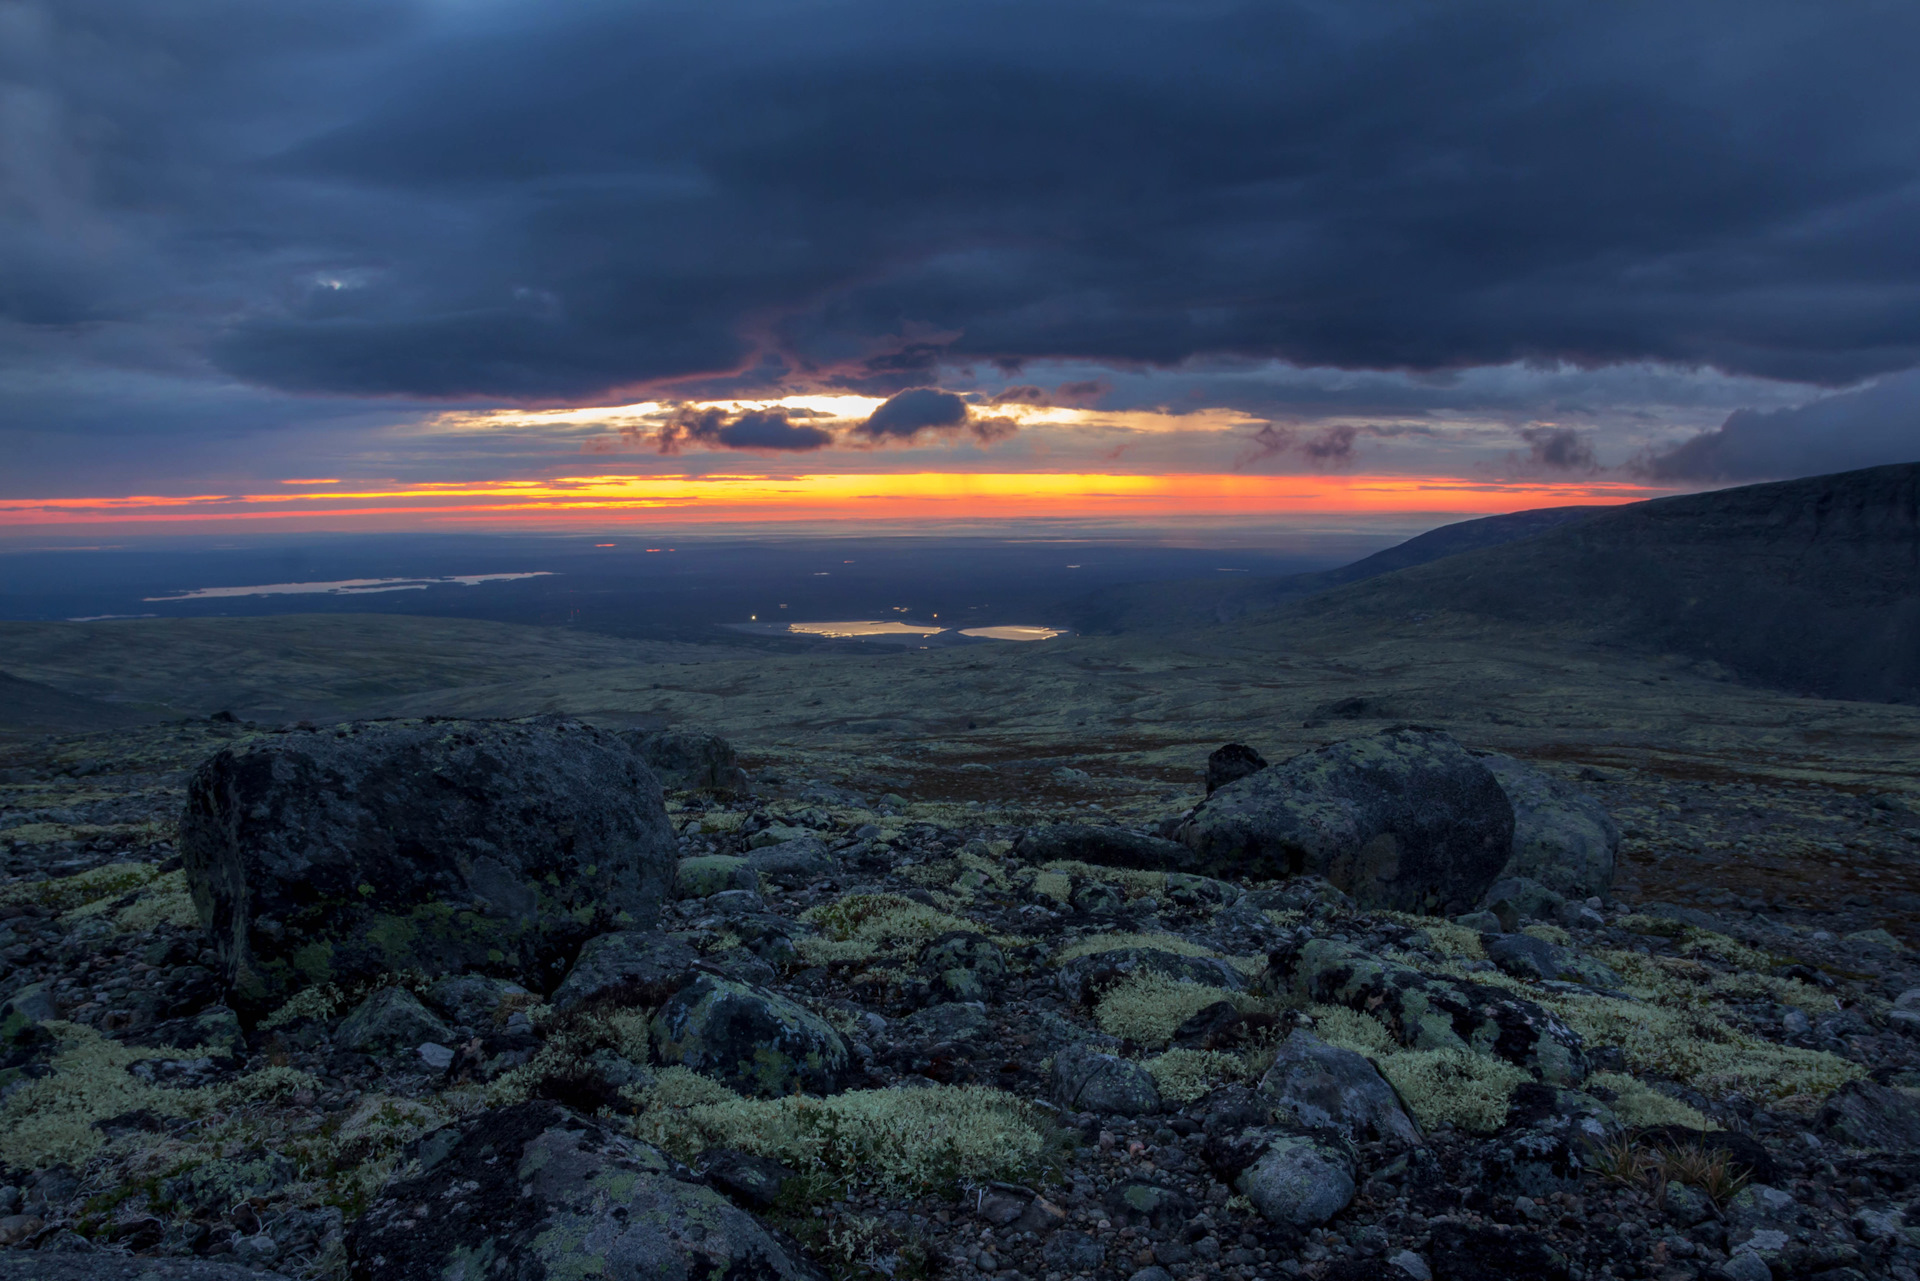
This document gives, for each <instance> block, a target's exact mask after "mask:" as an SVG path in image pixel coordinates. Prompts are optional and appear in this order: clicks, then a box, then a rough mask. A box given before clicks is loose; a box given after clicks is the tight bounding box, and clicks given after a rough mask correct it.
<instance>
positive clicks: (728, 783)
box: [620, 729, 747, 793]
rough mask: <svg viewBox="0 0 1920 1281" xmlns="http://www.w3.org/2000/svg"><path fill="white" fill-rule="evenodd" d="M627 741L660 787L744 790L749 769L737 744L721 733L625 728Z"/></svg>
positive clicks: (683, 789) (624, 734)
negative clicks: (736, 753) (736, 749)
mask: <svg viewBox="0 0 1920 1281" xmlns="http://www.w3.org/2000/svg"><path fill="white" fill-rule="evenodd" d="M620 737H622V738H624V739H626V740H627V742H628V743H629V744H630V745H631V746H632V747H633V750H634V751H635V753H637V754H638V755H639V757H640V759H641V760H643V761H645V762H646V763H647V768H648V769H651V770H652V771H653V775H654V777H655V778H657V779H659V780H660V786H662V787H669V788H672V789H674V790H675V791H689V792H690V791H704V792H726V793H732V792H744V791H746V790H747V772H746V771H745V770H743V769H741V768H740V759H739V757H738V756H737V755H735V753H734V750H733V744H732V743H729V742H728V741H727V740H726V739H724V738H721V737H720V736H719V735H718V734H707V733H702V732H701V731H699V730H690V729H666V730H625V731H623V732H622V733H621V735H620Z"/></svg>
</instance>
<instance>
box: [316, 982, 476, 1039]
mask: <svg viewBox="0 0 1920 1281" xmlns="http://www.w3.org/2000/svg"><path fill="white" fill-rule="evenodd" d="M452 1036H453V1033H452V1032H451V1031H450V1030H449V1029H448V1027H447V1025H446V1024H445V1023H443V1022H441V1021H440V1019H439V1018H437V1017H435V1015H434V1014H433V1012H432V1011H431V1010H429V1009H427V1007H426V1006H424V1005H422V1004H421V1003H420V998H419V997H417V996H415V995H414V994H413V993H411V992H409V991H407V989H405V988H403V987H383V988H381V989H380V990H379V991H377V992H375V993H374V994H373V995H372V996H369V997H368V998H367V999H366V1000H364V1001H362V1002H361V1003H360V1004H359V1005H358V1006H356V1007H355V1008H354V1010H353V1012H352V1013H351V1014H349V1015H347V1017H346V1018H344V1019H342V1020H341V1021H340V1026H339V1027H338V1028H336V1029H334V1033H333V1039H334V1043H335V1044H336V1045H342V1046H345V1047H346V1048H347V1049H349V1050H358V1051H359V1052H360V1053H362V1054H392V1053H394V1052H396V1051H401V1050H411V1049H413V1048H414V1047H415V1046H417V1045H420V1044H421V1043H423V1042H426V1041H434V1042H445V1041H448V1040H451V1039H452Z"/></svg>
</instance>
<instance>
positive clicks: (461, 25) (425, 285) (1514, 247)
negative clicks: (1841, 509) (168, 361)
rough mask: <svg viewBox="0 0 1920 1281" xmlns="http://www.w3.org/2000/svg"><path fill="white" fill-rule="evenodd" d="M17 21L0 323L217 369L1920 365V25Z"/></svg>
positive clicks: (306, 376) (1910, 21) (1861, 368)
mask: <svg viewBox="0 0 1920 1281" xmlns="http://www.w3.org/2000/svg"><path fill="white" fill-rule="evenodd" d="M15 8H16V9H18V10H20V11H21V13H22V14H24V15H26V16H25V17H23V18H22V19H21V20H20V21H18V22H15V23H13V25H11V26H9V27H8V28H7V30H8V33H9V46H8V57H9V63H8V76H9V80H10V84H11V85H17V86H18V88H17V90H16V89H12V88H10V90H9V96H8V98H7V100H6V103H7V105H6V108H5V109H6V111H8V112H10V113H11V114H10V115H9V116H8V117H7V118H6V119H5V120H4V121H0V128H4V129H6V130H7V133H8V137H9V140H10V146H9V149H8V152H7V155H8V159H7V161H6V162H5V163H7V164H8V165H9V166H10V168H9V169H8V170H7V173H6V179H7V182H8V186H9V199H8V202H7V204H6V206H5V207H4V209H0V320H11V321H13V322H16V323H18V324H22V325H27V326H32V327H35V328H37V329H41V330H44V331H47V332H60V333H72V334H75V335H76V336H75V337H74V341H75V342H80V341H85V339H83V338H82V337H80V336H78V331H79V330H81V329H86V328H89V327H98V326H102V325H111V326H112V327H113V329H114V332H115V333H116V334H120V335H133V334H142V335H146V336H147V338H148V339H149V340H148V341H146V342H144V343H130V344H129V345H130V346H141V347H143V348H145V349H147V350H154V349H161V348H165V349H167V350H168V351H170V352H171V353H172V356H171V358H172V359H174V360H176V361H177V362H178V363H179V367H181V368H195V369H198V370H200V371H201V376H202V377H209V378H211V377H216V376H219V377H229V378H237V379H241V380H244V381H246V382H249V383H253V384H256V385H261V386H268V387H273V388H278V389H282V390H289V391H293V392H295V393H298V394H300V395H308V396H311V395H328V396H378V397H398V398H420V397H425V398H436V399H443V400H445V399H454V400H459V399H464V398H478V399H492V400H499V399H510V400H517V401H522V402H528V403H552V402H556V401H559V402H566V403H605V400H606V398H609V397H612V396H614V395H616V394H620V393H622V392H627V391H631V389H634V388H637V387H642V386H645V387H649V388H655V389H660V388H670V387H671V386H674V385H678V384H680V383H681V382H683V381H684V380H693V379H707V380H725V379H738V380H741V381H742V382H743V383H746V384H751V385H753V386H766V385H770V381H771V380H774V379H781V380H785V381H787V382H811V383H813V384H816V385H821V386H828V385H838V386H846V387H850V388H860V389H871V390H873V391H875V392H879V393H887V394H890V393H891V392H894V391H899V390H906V389H910V388H914V387H925V386H928V385H931V384H933V383H935V382H936V381H944V375H943V371H945V370H947V369H958V368H973V367H979V368H993V369H998V370H1001V371H1007V370H1016V369H1026V370H1029V371H1031V370H1032V368H1033V366H1034V365H1035V364H1036V363H1040V362H1048V361H1055V362H1059V361H1078V362H1083V363H1086V364H1090V365H1095V366H1099V367H1101V368H1106V369H1114V370H1125V369H1139V368H1147V367H1166V366H1176V365H1180V364H1182V363H1183V362H1191V361H1195V360H1220V361H1231V360H1250V361H1258V360H1273V361H1284V362H1290V363H1292V364H1295V365H1300V366H1310V367H1322V366H1324V367H1333V368H1340V369H1349V370H1402V369H1404V370H1415V371H1449V370H1459V369H1468V368H1475V367H1483V366H1489V365H1495V366H1498V365H1507V364H1513V363H1516V362H1543V363H1547V364H1551V363H1554V362H1568V363H1570V364H1572V365H1575V366H1579V367H1593V366H1599V365H1607V364H1611V363H1615V362H1656V363H1657V362H1667V363H1669V364H1672V365H1676V366H1680V367H1702V366H1704V367H1713V368H1718V369H1722V370H1728V371H1735V372H1740V373H1745V374H1752V375H1757V376H1763V377H1767V378H1776V379H1791V380H1802V381H1814V382H1818V383H1821V384H1823V385H1829V386H1843V385H1850V384H1852V383H1855V382H1858V381H1859V380H1861V379H1863V378H1867V377H1872V376H1876V375H1880V374H1885V373H1888V372H1890V371H1895V370H1900V369H1905V368H1911V367H1914V366H1916V365H1920V319H1916V317H1920V256H1916V255H1914V254H1912V253H1911V252H1909V246H1910V242H1911V229H1912V226H1913V225H1914V222H1915V218H1916V214H1920V182H1916V177H1917V176H1920V162H1917V161H1916V158H1915V156H1914V154H1913V151H1912V147H1911V122H1912V121H1913V120H1914V119H1916V118H1917V117H1920V78H1917V77H1914V76H1913V75H1911V69H1910V67H1909V66H1908V62H1909V58H1908V51H1909V50H1911V49H1912V48H1913V47H1914V46H1915V44H1916V43H1917V42H1920V7H1916V6H1912V5H1881V6H1872V7H1868V8H1866V9H1863V10H1862V11H1860V12H1858V13H1855V14H1852V15H1851V16H1850V17H1849V20H1848V21H1847V22H1844V23H1839V22H1834V21H1833V20H1832V19H1831V16H1830V15H1829V14H1827V13H1826V12H1824V11H1823V10H1821V9H1819V8H1818V7H1809V6H1797V5H1790V4H1781V3H1766V2H1764V0H1763V2H1762V3H1761V4H1758V5H1755V4H1753V3H1751V0H1691V2H1690V3H1685V4H1672V5H1642V6H1609V5H1585V6H1582V5H1557V6H1541V5H1538V4H1531V3H1526V2H1525V0H1480V2H1477V3H1472V4H1468V5H1464V6H1462V5H1405V4H1400V3H1394V2H1392V0H1354V2H1353V3H1351V4H1345V5H1339V6H1333V7H1327V6H1324V5H1317V4H1312V3H1308V2H1307V0H1273V2H1271V3H1252V2H1250V0H1249V2H1245V3H1241V2H1236V0H1223V2H1222V3H1218V4H1208V5H1202V6H1184V5H1162V4H1153V3H1137V4H1133V3H1125V2H1124V0H1123V2H1121V3H1118V4H1106V3H1101V4H1094V3H1092V0H1033V2H1032V3H1029V4H1023V5H1017V6H1011V5H1010V6H984V7H983V6H977V5H948V4H943V3H937V4H933V5H928V6H916V7H914V8H913V10H912V11H911V12H910V13H907V14H906V15H905V16H902V11H901V10H899V9H898V8H897V6H892V5H887V4H884V3H882V0H824V7H821V6H791V5H781V4H776V3H771V2H770V0H743V5H742V6H739V7H728V6H685V5H677V6H616V5H580V6H571V5H568V6H554V5H539V4H534V3H528V2H521V0H502V2H501V3H498V4H489V5H486V6H480V7H478V8H475V7H473V6H445V5H439V6H435V5H427V4H418V3H413V2H411V0H354V2H353V3H342V4H340V5H337V6H333V5H329V6H317V7H316V6H308V8H309V9H314V10H316V11H315V12H313V13H311V14H307V15H305V16H297V17H296V16H291V15H286V16H273V15H268V14H266V13H264V12H256V11H254V10H251V9H250V8H249V7H248V6H246V5H241V4H236V3H232V2H231V0H228V2H226V3H212V4H206V5H185V6H181V5H167V4H163V3H159V2H158V0H76V2H72V3H58V2H56V0H23V3H22V4H20V5H17V6H15ZM256 8H257V7H256ZM322 11H324V12H322ZM743 22H745V23H747V24H748V25H749V26H750V28H751V29H752V30H753V31H754V33H755V38H754V39H753V40H751V41H741V40H739V39H737V38H735V33H737V31H738V30H739V29H740V28H741V24H742V23H743ZM1094 24H1098V27H1099V29H1100V31H1101V32H1102V38H1101V39H1100V40H1099V41H1097V42H1093V43H1091V44H1090V43H1089V42H1088V41H1087V39H1086V32H1087V31H1088V30H1089V29H1090V27H1091V26H1093V25H1094ZM642 48H643V49H647V50H648V51H649V65H650V66H651V67H654V68H668V69H671V71H670V72H663V73H661V74H649V75H634V74H633V73H632V63H631V58H632V51H633V50H634V49H642ZM1196 72H1197V73H1196ZM476 84H484V85H487V86H488V92H487V93H485V94H475V93H474V92H473V86H474V85H476ZM235 120H241V121H245V122H246V127H245V128H244V129H236V128H234V127H233V124H232V122H233V121H235ZM349 280H350V281H352V282H353V284H352V287H336V285H334V284H329V283H327V282H328V281H349ZM1863 281H1870V282H1871V288H1867V287H1864V286H1863V285H1862V282H1863ZM103 359H105V360H107V361H108V362H110V363H111V362H113V361H116V360H122V361H130V360H131V358H130V357H127V356H122V355H115V354H113V353H112V352H108V353H106V354H105V355H104V356H103ZM1028 376H1029V377H1031V373H1029V375H1028ZM83 386H84V384H79V383H76V389H83ZM658 394H670V392H669V391H658ZM671 394H680V395H684V394H686V393H684V392H678V393H671ZM1350 443H1351V442H1350ZM1324 444H1325V445H1326V446H1327V447H1332V446H1337V444H1338V441H1337V440H1332V439H1329V440H1328V441H1326V442H1324ZM1334 453H1338V450H1337V449H1335V450H1334Z"/></svg>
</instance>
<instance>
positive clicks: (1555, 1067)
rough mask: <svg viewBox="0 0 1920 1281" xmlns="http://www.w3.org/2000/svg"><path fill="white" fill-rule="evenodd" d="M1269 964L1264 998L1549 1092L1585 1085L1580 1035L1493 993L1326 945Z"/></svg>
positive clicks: (1305, 947)
mask: <svg viewBox="0 0 1920 1281" xmlns="http://www.w3.org/2000/svg"><path fill="white" fill-rule="evenodd" d="M1267 959H1268V966H1269V968H1268V970H1267V973H1266V975H1265V977H1264V979H1263V980H1262V981H1263V983H1264V984H1265V985H1266V987H1267V989H1268V990H1269V991H1271V992H1275V993H1281V992H1284V993H1287V994H1289V995H1291V996H1292V997H1293V998H1294V999H1295V1000H1296V1001H1299V1002H1302V1003H1307V1002H1318V1003H1320V1004H1323V1005H1344V1006H1346V1007H1347V1008H1348V1009H1351V1010H1357V1011H1360V1012H1362V1013H1367V1014H1371V1015H1373V1016H1374V1017H1376V1018H1379V1019H1380V1020H1381V1021H1382V1022H1383V1023H1384V1024H1385V1025H1386V1028H1387V1030H1388V1031H1389V1032H1390V1033H1392V1035H1393V1037H1394V1039H1395V1040H1397V1041H1398V1042H1399V1043H1400V1044H1402V1045H1404V1046H1406V1047H1407V1048H1408V1049H1410V1050H1463V1051H1467V1052H1469V1053H1473V1054H1486V1055H1491V1056H1492V1057H1494V1058H1498V1059H1505V1060H1506V1061H1507V1062H1509V1063H1512V1064H1514V1065H1515V1066H1517V1067H1522V1068H1525V1069H1526V1070H1527V1071H1529V1072H1531V1073H1533V1075H1534V1076H1535V1078H1537V1079H1538V1080H1541V1081H1545V1082H1546V1083H1547V1084H1549V1085H1578V1084H1580V1082H1582V1081H1584V1080H1585V1079H1586V1076H1587V1055H1586V1049H1585V1047H1584V1046H1583V1045H1582V1044H1581V1041H1580V1034H1579V1033H1578V1032H1575V1031H1574V1030H1573V1029H1572V1028H1570V1027H1568V1026H1567V1025H1566V1024H1565V1023H1562V1022H1561V1021H1560V1020H1559V1019H1558V1018H1556V1017H1555V1016H1554V1015H1553V1014H1551V1013H1549V1012H1548V1011H1547V1010H1545V1009H1542V1008H1541V1007H1540V1006H1538V1005H1535V1004H1534V1003H1533V1002H1532V1001H1525V1000H1522V999H1520V998H1519V997H1517V996H1514V995H1512V994H1511V993H1508V992H1504V991H1502V990H1501V989H1499V988H1494V987H1487V986H1485V985H1484V984H1480V983H1468V982H1463V981H1457V980H1451V979H1444V978H1436V977H1433V976H1430V975H1426V974H1422V973H1421V972H1420V971H1419V970H1416V969H1414V968H1413V967H1412V966H1409V965H1401V964H1399V963H1398V962H1395V961H1389V960H1385V959H1383V958H1381V957H1378V956H1374V955H1372V954H1370V953H1367V952H1363V951H1361V950H1360V949H1359V948H1356V947H1352V946H1349V945H1348V944H1345V943H1336V942H1334V941H1332V940H1331V939H1311V940H1309V941H1307V942H1305V943H1289V944H1286V945H1284V946H1282V947H1278V948H1275V949H1274V951H1273V952H1272V953H1270V954H1269V956H1268V958H1267Z"/></svg>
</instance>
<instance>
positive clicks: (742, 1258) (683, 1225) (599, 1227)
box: [348, 1102, 822, 1281]
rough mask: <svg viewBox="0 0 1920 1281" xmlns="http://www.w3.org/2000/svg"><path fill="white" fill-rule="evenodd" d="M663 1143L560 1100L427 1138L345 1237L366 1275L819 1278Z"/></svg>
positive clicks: (372, 1278) (360, 1274) (475, 1279)
mask: <svg viewBox="0 0 1920 1281" xmlns="http://www.w3.org/2000/svg"><path fill="white" fill-rule="evenodd" d="M693 1177H694V1176H693V1175H692V1173H691V1172H690V1171H688V1170H687V1169H686V1168H685V1167H683V1166H681V1165H679V1164H678V1163H677V1162H675V1161H673V1160H672V1159H670V1158H669V1157H667V1156H666V1155H665V1154H663V1153H661V1152H660V1151H659V1150H658V1149H655V1148H652V1147H649V1146H648V1145H646V1144H644V1143H640V1142H637V1141H635V1140H633V1139H629V1138H626V1137H624V1136H622V1135H619V1134H616V1133H614V1132H612V1131H611V1130H608V1129H607V1128H605V1127H604V1126H601V1125H599V1124H597V1123H596V1122H593V1121H588V1120H586V1119H584V1118H582V1117H580V1116H578V1115H576V1114H574V1113H572V1112H569V1111H567V1110H566V1109H565V1108H562V1107H560V1106H559V1105H557V1104H554V1103H548V1102H534V1103H525V1104H521V1105H519V1106H518V1107H511V1108H504V1109H500V1110H497V1111H493V1112H486V1113H482V1114H481V1115H479V1116H477V1117H474V1118H473V1119H471V1120H469V1121H465V1122H462V1123H460V1124H458V1125H455V1126H451V1127H448V1128H447V1129H445V1130H441V1131H438V1132H437V1133H435V1134H434V1135H432V1136H430V1137H429V1138H428V1139H427V1140H426V1141H424V1142H423V1143H422V1145H421V1150H420V1169H419V1172H418V1173H416V1174H413V1175H412V1176H411V1177H407V1178H402V1179H398V1180H395V1181H394V1182H391V1183H389V1184H388V1185H387V1186H386V1187H385V1188H384V1189H382V1191H381V1193H380V1195H379V1196H378V1197H377V1198H376V1199H375V1201H374V1202H373V1204H372V1205H371V1206H369V1207H368V1209H367V1212H366V1214H365V1215H364V1216H363V1217H362V1218H361V1219H360V1220H359V1221H358V1222H357V1223H355V1224H354V1227H353V1231H352V1233H351V1235H350V1236H349V1238H348V1244H349V1249H350V1252H351V1255H352V1260H353V1275H354V1277H355V1278H356V1279H357V1281H415V1279H416V1278H421V1277H433V1278H437V1279H441V1281H492V1279H494V1278H503V1277H505V1278H516V1279H530V1278H535V1277H567V1276H586V1275H594V1276H604V1277H607V1278H639V1277H647V1278H661V1279H662V1281H695V1279H696V1278H698V1279H700V1281H707V1279H708V1278H712V1277H731V1278H741V1279H742V1281H745V1279H746V1278H767V1279H772V1278H780V1279H781V1281H801V1279H803V1278H804V1279H805V1281H816V1279H818V1278H820V1277H821V1276H822V1274H821V1273H820V1272H819V1270H818V1269H817V1268H815V1267H814V1266H813V1265H812V1264H811V1263H809V1262H808V1261H807V1260H806V1259H805V1258H804V1256H802V1255H801V1254H800V1253H799V1251H798V1250H797V1249H796V1248H794V1247H793V1245H792V1243H791V1242H789V1241H786V1240H783V1239H781V1238H780V1237H777V1236H775V1235H774V1234H773V1233H772V1232H771V1231H770V1230H768V1229H767V1228H765V1227H763V1226H762V1225H761V1224H759V1223H758V1222H757V1221H755V1219H754V1218H753V1216H752V1215H750V1214H748V1213H747V1212H746V1211H744V1210H742V1209H739V1208H738V1207H736V1206H735V1205H733V1204H732V1203H731V1202H729V1201H728V1200H727V1198H726V1197H725V1196H723V1195H721V1194H720V1193H719V1192H717V1191H715V1190H714V1189H712V1188H710V1187H702V1186H700V1185H699V1184H697V1183H695V1182H693V1181H692V1180H693Z"/></svg>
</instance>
